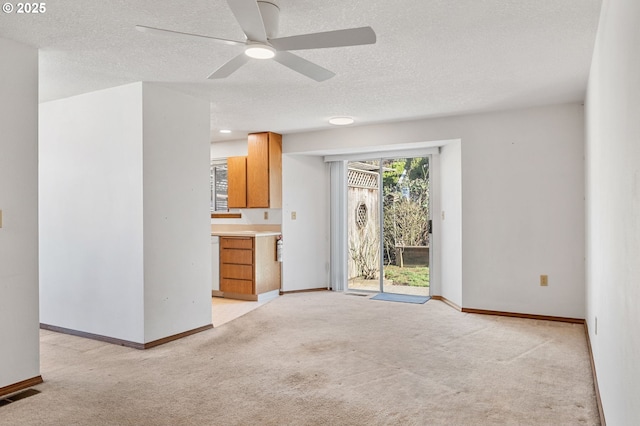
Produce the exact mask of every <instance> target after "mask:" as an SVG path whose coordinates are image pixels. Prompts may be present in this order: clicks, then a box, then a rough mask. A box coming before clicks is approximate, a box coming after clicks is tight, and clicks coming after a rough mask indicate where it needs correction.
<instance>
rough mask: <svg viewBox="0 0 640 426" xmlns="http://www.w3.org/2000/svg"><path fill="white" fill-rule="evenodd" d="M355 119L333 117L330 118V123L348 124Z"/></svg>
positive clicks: (335, 124)
mask: <svg viewBox="0 0 640 426" xmlns="http://www.w3.org/2000/svg"><path fill="white" fill-rule="evenodd" d="M353 122H354V119H353V118H351V117H333V118H330V119H329V124H333V125H334V126H347V125H349V124H353Z"/></svg>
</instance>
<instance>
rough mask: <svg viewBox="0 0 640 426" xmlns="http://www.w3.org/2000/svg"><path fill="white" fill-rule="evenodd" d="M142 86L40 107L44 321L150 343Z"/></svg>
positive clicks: (41, 304)
mask: <svg viewBox="0 0 640 426" xmlns="http://www.w3.org/2000/svg"><path fill="white" fill-rule="evenodd" d="M142 130H143V129H142V84H141V83H135V84H130V85H127V86H121V87H116V88H113V89H108V90H101V91H98V92H93V93H88V94H85V95H80V96H75V97H72V98H68V99H63V100H59V101H52V102H46V103H43V104H41V106H40V300H41V303H40V321H41V322H42V323H44V324H49V325H55V326H58V327H64V328H69V329H72V330H78V331H83V332H88V333H94V334H99V335H104V336H109V337H114V338H118V339H123V340H128V341H134V342H143V341H144V298H143V291H144V288H143V280H144V269H143V265H144V263H143V262H144V259H143V195H142V194H143V180H142V179H143V175H142V173H143V170H142V156H143V152H142Z"/></svg>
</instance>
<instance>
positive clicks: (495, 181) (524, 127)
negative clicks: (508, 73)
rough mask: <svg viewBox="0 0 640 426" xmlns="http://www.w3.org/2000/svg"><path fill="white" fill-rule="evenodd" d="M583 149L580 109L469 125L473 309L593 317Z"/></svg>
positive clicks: (466, 236) (466, 255) (466, 202)
mask: <svg viewBox="0 0 640 426" xmlns="http://www.w3.org/2000/svg"><path fill="white" fill-rule="evenodd" d="M583 141H584V118H583V107H582V106H581V105H562V106H554V107H546V108H533V109H529V110H522V111H510V112H504V113H497V114H491V115H486V116H484V115H483V116H474V117H470V120H468V121H467V122H466V123H465V129H464V135H463V136H462V208H463V217H462V233H463V234H462V241H463V243H462V265H463V266H462V274H463V276H462V278H463V289H462V301H463V304H464V307H469V308H481V309H489V310H496V311H508V312H520V313H529V314H539V315H551V316H561V317H570V318H584V295H585V287H584V268H585V262H584V142H583ZM541 274H546V275H548V277H549V286H548V287H541V286H540V285H539V282H540V278H539V276H540V275H541Z"/></svg>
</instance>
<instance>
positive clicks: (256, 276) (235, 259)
mask: <svg viewBox="0 0 640 426" xmlns="http://www.w3.org/2000/svg"><path fill="white" fill-rule="evenodd" d="M275 250H276V237H275V236H258V237H220V291H222V292H223V293H224V295H225V297H232V298H233V295H234V294H235V295H246V296H255V297H256V298H257V296H258V295H259V294H262V293H266V292H269V291H273V290H279V289H280V264H279V263H278V262H277V261H276V258H275ZM250 299H251V298H250Z"/></svg>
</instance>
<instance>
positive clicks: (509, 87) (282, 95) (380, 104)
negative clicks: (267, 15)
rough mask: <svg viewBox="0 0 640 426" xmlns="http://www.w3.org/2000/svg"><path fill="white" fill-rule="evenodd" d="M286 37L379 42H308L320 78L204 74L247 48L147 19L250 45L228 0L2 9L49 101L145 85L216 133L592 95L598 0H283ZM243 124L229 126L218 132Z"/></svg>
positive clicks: (252, 67) (271, 66) (253, 72)
mask: <svg viewBox="0 0 640 426" xmlns="http://www.w3.org/2000/svg"><path fill="white" fill-rule="evenodd" d="M229 1H232V0H229ZM273 2H274V3H276V4H277V5H278V6H279V7H280V10H281V12H280V31H279V36H281V37H284V36H289V35H297V34H304V33H311V32H319V31H329V30H334V29H343V28H351V27H360V26H367V25H368V26H371V27H373V29H374V30H375V32H376V34H377V40H378V41H377V43H376V44H374V45H367V46H354V47H344V48H335V49H322V50H307V51H297V52H296V53H297V54H299V55H300V56H302V57H304V58H305V59H308V60H310V61H313V62H315V63H317V64H319V65H321V66H323V67H325V68H327V69H329V70H331V71H333V72H335V73H336V76H335V77H333V78H332V79H330V80H327V81H325V82H322V83H317V82H315V81H313V80H310V79H308V78H306V77H303V76H301V75H299V74H297V73H295V72H293V71H291V70H289V69H288V68H285V67H283V66H282V65H280V64H278V63H276V62H274V61H258V60H252V61H250V62H249V63H248V64H246V65H245V66H244V67H242V68H241V69H240V70H239V71H237V72H236V73H234V74H232V75H231V76H230V77H229V78H227V79H223V80H215V81H210V80H207V79H206V77H207V76H208V75H209V74H210V73H211V72H212V71H214V70H215V69H216V68H217V67H219V66H220V65H222V64H223V63H225V62H226V61H227V60H229V59H231V58H232V57H233V56H235V55H237V54H239V53H240V52H241V51H242V48H241V47H239V46H227V45H222V44H217V43H213V42H210V41H208V40H199V39H194V40H185V39H184V38H172V37H164V36H156V35H151V34H144V33H140V32H138V31H136V30H135V29H134V26H135V25H136V24H140V25H147V26H153V27H160V28H166V29H172V30H176V31H183V32H191V33H200V34H205V35H210V36H215V37H222V38H229V39H236V40H243V39H244V37H243V34H242V31H241V29H240V27H239V26H238V24H237V23H236V21H235V19H234V17H233V15H232V13H231V11H230V9H229V7H228V5H227V3H226V1H225V0H192V1H189V2H186V1H168V0H162V1H158V0H136V1H131V0H57V1H51V2H48V3H47V11H46V13H44V14H41V15H24V14H23V15H17V14H15V13H13V14H5V13H1V12H0V37H2V38H8V39H12V40H16V41H19V42H23V43H26V44H29V45H33V46H36V47H39V48H40V49H41V50H40V99H41V101H47V100H52V99H58V98H63V97H68V96H73V95H77V94H80V93H85V92H89V91H93V90H98V89H104V88H108V87H113V86H117V85H121V84H126V83H131V82H134V81H152V82H161V83H162V84H164V85H167V86H168V87H172V88H175V89H178V90H182V91H186V92H188V93H191V94H194V95H196V96H200V97H205V98H207V99H209V100H210V101H211V126H212V139H213V140H224V139H239V138H243V137H245V136H246V133H247V132H251V131H263V130H271V131H276V132H280V133H290V132H294V131H303V130H311V129H321V128H326V127H329V126H330V125H329V124H327V122H326V121H327V119H328V118H329V117H331V116H336V115H350V116H353V117H354V118H355V119H356V120H357V123H356V125H358V124H370V123H377V122H385V121H397V120H406V119H413V118H426V117H434V116H443V115H453V114H460V113H469V112H479V111H485V110H497V109H505V108H512V107H523V106H529V105H540V104H549V103H560V102H570V101H579V100H582V99H584V93H585V88H586V83H587V77H588V72H589V66H590V63H591V55H592V51H593V44H594V40H595V34H596V29H597V23H598V15H599V11H600V3H601V2H600V0H393V1H391V0H323V1H317V0H314V1H311V0H274V1H273ZM223 128H228V129H233V130H234V133H232V134H230V135H220V134H219V133H218V130H219V129H223Z"/></svg>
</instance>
